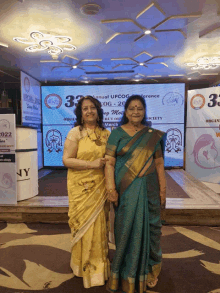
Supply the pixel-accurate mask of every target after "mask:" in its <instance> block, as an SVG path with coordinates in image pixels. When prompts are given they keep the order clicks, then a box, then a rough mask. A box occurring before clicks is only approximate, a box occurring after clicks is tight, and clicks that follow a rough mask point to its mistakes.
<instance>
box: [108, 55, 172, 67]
mask: <svg viewBox="0 0 220 293" xmlns="http://www.w3.org/2000/svg"><path fill="white" fill-rule="evenodd" d="M142 54H146V55H148V56H150V57H151V58H150V59H148V60H146V61H143V62H138V61H137V60H135V59H134V58H136V57H139V56H141V55H142ZM157 58H175V56H173V55H162V56H152V55H151V54H150V53H148V52H146V51H143V52H141V53H139V54H137V55H136V56H134V57H133V58H129V57H127V58H126V57H122V58H112V59H111V60H112V61H122V60H123V61H124V60H130V61H132V62H133V63H128V64H127V63H124V64H123V63H119V64H117V65H115V66H114V67H112V69H115V68H117V67H119V66H132V69H134V68H136V67H138V66H141V67H146V68H148V65H156V64H157V65H158V64H160V65H163V66H165V67H168V65H167V64H166V63H165V62H150V61H152V60H153V59H157Z"/></svg>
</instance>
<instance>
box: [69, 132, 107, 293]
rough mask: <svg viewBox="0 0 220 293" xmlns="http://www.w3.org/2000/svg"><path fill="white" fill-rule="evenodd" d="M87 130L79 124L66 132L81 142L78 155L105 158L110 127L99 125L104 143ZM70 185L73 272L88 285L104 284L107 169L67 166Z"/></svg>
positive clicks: (105, 273) (84, 158)
mask: <svg viewBox="0 0 220 293" xmlns="http://www.w3.org/2000/svg"><path fill="white" fill-rule="evenodd" d="M88 131H89V133H87V131H86V130H82V131H80V129H79V127H78V126H77V127H74V128H73V129H71V131H70V132H69V133H68V135H67V138H68V139H70V140H72V141H74V140H75V141H77V143H78V151H77V159H80V160H87V161H94V160H96V159H98V158H103V157H104V154H105V148H106V142H107V139H108V136H109V131H108V130H101V129H100V128H99V129H96V131H99V134H100V136H101V137H100V139H101V141H102V145H101V146H97V145H96V144H95V142H94V141H92V140H91V139H92V138H93V135H94V130H88ZM88 134H89V136H88ZM89 137H90V138H91V139H90V138H89ZM67 188H68V197H69V213H68V216H69V226H70V229H71V238H72V251H71V261H70V266H71V268H72V270H73V273H74V275H76V276H78V277H83V283H84V287H85V288H90V287H93V286H102V285H104V284H105V280H107V279H108V277H109V275H110V263H109V260H108V256H107V255H108V241H107V212H105V202H106V189H105V178H104V171H103V169H89V170H74V169H68V174H67Z"/></svg>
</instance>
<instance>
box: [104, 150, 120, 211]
mask: <svg viewBox="0 0 220 293" xmlns="http://www.w3.org/2000/svg"><path fill="white" fill-rule="evenodd" d="M105 158H106V164H105V184H106V189H107V193H108V200H109V201H111V202H114V203H115V205H116V206H117V205H118V193H117V191H116V189H115V161H116V159H115V158H114V157H111V156H108V155H105Z"/></svg>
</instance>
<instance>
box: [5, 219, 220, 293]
mask: <svg viewBox="0 0 220 293" xmlns="http://www.w3.org/2000/svg"><path fill="white" fill-rule="evenodd" d="M161 243H162V251H163V264H162V271H161V274H160V276H159V281H158V284H157V286H156V287H155V288H153V289H150V290H149V291H147V292H148V293H150V292H151V293H153V292H154V293H208V292H209V293H219V292H220V277H219V275H220V263H219V261H220V227H201V226H200V227H196V226H195V227H192V226H190V227H181V226H163V228H162V239H161ZM110 255H111V258H112V256H113V255H114V249H111V250H110ZM69 262H70V230H69V227H68V225H67V224H39V223H36V224H24V223H18V224H10V223H0V292H1V293H24V292H26V293H29V292H45V291H46V292H53V293H107V292H108V291H106V289H105V286H100V287H93V288H90V289H84V287H83V283H82V279H81V278H77V277H73V274H72V272H71V269H70V266H69Z"/></svg>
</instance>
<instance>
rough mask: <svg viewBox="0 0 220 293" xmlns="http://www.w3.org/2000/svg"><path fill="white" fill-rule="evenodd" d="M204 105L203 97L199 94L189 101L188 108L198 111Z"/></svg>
mask: <svg viewBox="0 0 220 293" xmlns="http://www.w3.org/2000/svg"><path fill="white" fill-rule="evenodd" d="M204 105H205V98H204V96H203V95H200V94H196V95H195V96H193V97H192V99H191V101H190V106H191V107H192V108H193V109H194V110H200V109H202V108H203V107H204Z"/></svg>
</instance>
